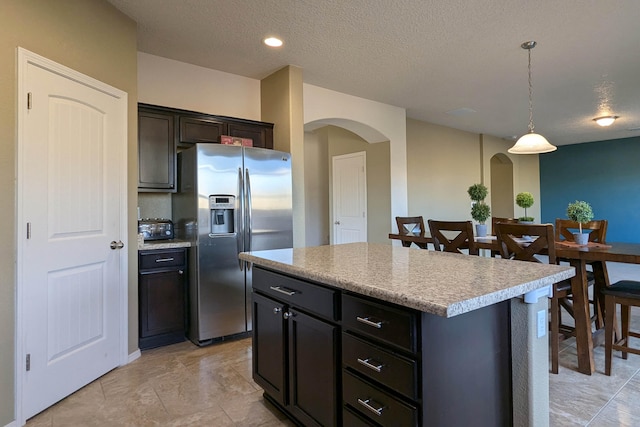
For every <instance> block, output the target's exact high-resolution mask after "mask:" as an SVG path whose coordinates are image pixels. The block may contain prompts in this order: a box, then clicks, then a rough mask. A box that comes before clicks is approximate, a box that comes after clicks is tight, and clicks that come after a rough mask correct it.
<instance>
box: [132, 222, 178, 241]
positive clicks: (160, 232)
mask: <svg viewBox="0 0 640 427" xmlns="http://www.w3.org/2000/svg"><path fill="white" fill-rule="evenodd" d="M138 233H139V234H142V235H143V236H144V240H169V239H173V222H172V221H171V220H170V219H163V218H143V219H139V220H138Z"/></svg>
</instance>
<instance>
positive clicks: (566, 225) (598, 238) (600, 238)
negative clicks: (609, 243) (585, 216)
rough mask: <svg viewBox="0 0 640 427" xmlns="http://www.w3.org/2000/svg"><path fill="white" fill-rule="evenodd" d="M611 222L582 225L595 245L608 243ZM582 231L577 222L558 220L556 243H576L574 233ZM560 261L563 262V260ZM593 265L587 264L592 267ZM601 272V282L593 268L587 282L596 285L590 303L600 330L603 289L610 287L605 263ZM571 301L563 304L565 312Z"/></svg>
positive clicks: (593, 317) (602, 321)
mask: <svg viewBox="0 0 640 427" xmlns="http://www.w3.org/2000/svg"><path fill="white" fill-rule="evenodd" d="M608 224H609V222H608V221H607V220H606V219H598V220H593V221H589V222H587V223H585V224H582V229H583V230H590V233H589V241H590V242H594V243H603V244H605V243H606V240H607V226H608ZM579 229H580V224H579V223H578V222H577V221H573V220H570V219H562V218H556V227H555V240H556V242H575V240H574V237H573V233H575V232H577V231H578V230H579ZM558 261H562V260H561V259H560V260H558ZM590 264H591V263H587V265H590ZM600 266H601V267H600V269H601V271H598V272H597V273H598V274H601V275H602V277H601V278H600V279H599V280H596V277H595V273H596V272H594V271H593V267H591V270H588V271H587V281H588V283H589V286H591V285H593V284H595V287H594V290H593V300H590V301H589V302H590V303H591V304H593V316H592V317H591V319H592V321H593V320H595V321H596V322H597V325H598V328H602V327H603V326H604V313H603V309H604V295H603V294H602V289H603V287H606V286H608V285H609V276H608V272H607V266H606V264H605V263H600ZM570 301H571V297H569V298H567V299H566V300H564V301H563V302H562V306H563V307H564V308H565V310H567V311H569V310H571V307H570V306H569V305H568V303H569V302H570ZM560 324H561V325H562V318H561V319H560Z"/></svg>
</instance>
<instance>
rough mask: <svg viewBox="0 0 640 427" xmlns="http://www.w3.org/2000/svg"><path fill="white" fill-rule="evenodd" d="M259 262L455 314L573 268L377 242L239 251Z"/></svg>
mask: <svg viewBox="0 0 640 427" xmlns="http://www.w3.org/2000/svg"><path fill="white" fill-rule="evenodd" d="M239 256H240V258H241V259H243V260H246V261H251V262H253V263H254V264H257V265H259V266H262V267H265V268H269V269H272V270H275V271H279V272H282V273H285V274H291V275H294V276H297V277H300V278H303V279H308V280H313V281H316V282H319V283H324V284H326V285H329V286H333V287H336V288H339V289H343V290H347V291H352V292H356V293H359V294H362V295H367V296H370V297H374V298H377V299H380V300H383V301H387V302H391V303H395V304H399V305H402V306H405V307H409V308H413V309H416V310H420V311H423V312H426V313H432V314H436V315H439V316H443V317H453V316H456V315H459V314H463V313H466V312H469V311H473V310H476V309H479V308H482V307H486V306H488V305H491V304H495V303H498V302H501V301H505V300H507V299H511V298H514V297H518V296H520V295H523V294H525V293H527V292H529V291H533V290H536V289H540V288H543V287H545V286H547V285H551V284H553V283H556V282H559V281H561V280H564V279H568V278H570V277H573V276H574V275H575V270H574V268H573V267H569V266H560V265H549V264H536V263H532V262H524V261H511V260H504V259H500V258H488V257H481V256H470V255H460V254H452V253H444V252H436V251H431V250H423V249H414V248H405V247H401V246H392V245H385V244H375V243H349V244H343V245H327V246H314V247H306V248H293V249H274V250H266V251H255V252H243V253H241V254H240V255H239Z"/></svg>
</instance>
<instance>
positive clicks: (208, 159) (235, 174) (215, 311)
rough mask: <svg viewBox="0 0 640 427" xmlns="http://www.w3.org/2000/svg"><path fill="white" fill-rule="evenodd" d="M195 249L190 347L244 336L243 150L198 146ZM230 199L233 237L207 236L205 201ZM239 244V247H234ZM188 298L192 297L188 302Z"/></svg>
mask: <svg viewBox="0 0 640 427" xmlns="http://www.w3.org/2000/svg"><path fill="white" fill-rule="evenodd" d="M197 150H198V153H197V157H198V160H197V186H198V201H197V209H198V244H197V257H198V258H197V262H198V268H197V275H198V278H197V281H198V290H197V301H196V302H195V303H196V305H197V311H198V319H197V322H198V324H197V328H194V330H195V331H197V333H196V334H195V335H197V336H190V337H189V338H190V339H192V340H193V341H207V340H210V339H212V338H218V337H223V336H226V335H233V334H237V333H241V332H245V331H246V317H245V280H244V271H243V270H244V269H243V267H244V265H243V264H242V263H240V262H239V261H238V251H239V250H243V246H242V224H243V223H244V218H243V215H242V212H241V197H242V181H241V180H240V177H241V176H242V175H241V170H242V148H241V147H231V146H222V145H218V144H198V145H197ZM225 194H227V195H234V196H235V213H234V223H235V224H234V226H235V230H234V234H231V235H216V234H215V233H212V232H211V231H212V230H211V224H212V219H211V215H215V214H216V212H215V210H212V209H211V205H210V196H212V195H225ZM213 223H215V221H213ZM238 239H240V243H239V241H238ZM192 297H193V296H192Z"/></svg>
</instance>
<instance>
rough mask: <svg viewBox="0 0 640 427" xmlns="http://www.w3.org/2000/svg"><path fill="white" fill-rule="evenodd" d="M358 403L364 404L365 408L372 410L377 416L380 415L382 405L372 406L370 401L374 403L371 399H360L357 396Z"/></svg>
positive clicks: (382, 408) (382, 409)
mask: <svg viewBox="0 0 640 427" xmlns="http://www.w3.org/2000/svg"><path fill="white" fill-rule="evenodd" d="M358 403H359V404H360V405H362V406H364V407H365V408H367V409H368V410H370V411H371V412H373V413H374V414H376V415H377V416H379V417H381V416H382V411H384V406H380V407H379V408H374V407H373V406H371V405H370V403H375V402H374V401H373V399H365V400H362V399H360V398H358Z"/></svg>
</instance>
